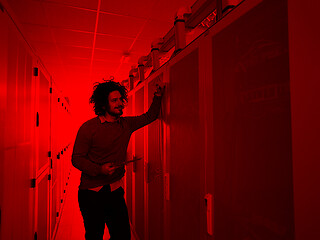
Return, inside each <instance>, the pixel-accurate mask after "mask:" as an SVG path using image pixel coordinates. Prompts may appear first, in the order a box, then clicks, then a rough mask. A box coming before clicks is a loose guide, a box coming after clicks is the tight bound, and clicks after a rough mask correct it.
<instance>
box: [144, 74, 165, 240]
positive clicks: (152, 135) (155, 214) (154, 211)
mask: <svg viewBox="0 0 320 240" xmlns="http://www.w3.org/2000/svg"><path fill="white" fill-rule="evenodd" d="M156 81H157V78H156V79H154V80H152V81H150V82H149V84H148V103H149V105H150V103H151V102H152V99H153V95H154V89H155V87H154V86H155V82H156ZM160 131H161V122H160V120H156V121H155V122H153V123H151V124H150V125H148V165H147V166H148V169H147V171H148V174H147V177H148V178H147V183H148V185H147V186H148V234H149V235H148V237H147V239H154V240H160V239H163V230H164V229H163V221H164V217H163V214H164V195H163V169H162V168H163V157H162V156H163V149H162V148H161V146H162V142H161V141H162V139H161V138H160V137H161V136H163V135H162V134H161V132H160Z"/></svg>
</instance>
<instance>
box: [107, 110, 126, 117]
mask: <svg viewBox="0 0 320 240" xmlns="http://www.w3.org/2000/svg"><path fill="white" fill-rule="evenodd" d="M115 110H116V111H112V110H111V109H107V112H108V113H109V114H110V115H111V116H113V117H120V116H121V115H122V114H123V108H116V109H115Z"/></svg>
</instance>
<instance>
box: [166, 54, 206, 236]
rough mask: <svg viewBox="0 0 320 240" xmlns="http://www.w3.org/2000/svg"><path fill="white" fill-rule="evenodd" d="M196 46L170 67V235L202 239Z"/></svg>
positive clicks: (202, 151) (201, 146)
mask: <svg viewBox="0 0 320 240" xmlns="http://www.w3.org/2000/svg"><path fill="white" fill-rule="evenodd" d="M198 58H199V57H198V50H197V49H195V50H193V51H192V52H191V53H189V54H188V55H186V56H184V57H183V58H182V59H181V60H180V61H178V62H177V63H175V64H174V65H173V66H172V67H171V68H170V91H169V94H170V113H169V119H168V121H169V126H170V159H169V163H168V165H169V172H170V200H169V205H170V213H169V215H170V231H169V234H170V236H169V239H200V236H201V226H200V223H201V217H204V216H201V209H200V206H201V204H203V202H204V201H203V193H202V192H201V189H202V186H201V184H203V182H202V180H201V179H202V176H203V174H202V173H201V164H202V163H203V162H204V156H203V155H204V154H203V153H204V150H203V146H204V144H203V137H202V136H201V131H200V117H199V66H198V64H199V60H198Z"/></svg>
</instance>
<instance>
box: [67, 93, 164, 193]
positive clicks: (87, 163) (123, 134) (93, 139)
mask: <svg viewBox="0 0 320 240" xmlns="http://www.w3.org/2000/svg"><path fill="white" fill-rule="evenodd" d="M160 107H161V97H157V96H154V98H153V101H152V104H151V106H150V108H149V110H148V112H146V113H144V114H142V115H140V116H135V117H120V118H119V120H117V121H115V122H106V121H105V122H101V120H100V119H99V117H95V118H92V119H90V120H88V121H87V122H85V123H84V124H82V125H81V127H80V128H79V130H78V133H77V137H76V140H75V144H74V147H73V153H72V164H73V166H74V167H76V168H77V169H79V170H80V171H81V172H82V173H81V181H80V185H79V188H80V189H89V188H96V187H99V186H103V185H106V184H112V183H114V182H116V181H118V180H120V179H121V178H122V177H123V176H124V173H125V169H124V166H121V167H119V168H117V169H116V170H115V172H114V173H113V174H111V175H110V174H109V175H105V174H102V173H101V166H102V165H103V164H105V163H114V164H117V165H118V164H121V163H124V162H125V161H126V156H127V147H128V144H129V140H130V137H131V134H132V133H133V132H134V131H136V130H137V129H139V128H141V127H144V126H145V125H147V124H149V123H151V122H153V121H154V120H156V119H157V117H158V115H159V112H160Z"/></svg>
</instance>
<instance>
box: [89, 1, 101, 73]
mask: <svg viewBox="0 0 320 240" xmlns="http://www.w3.org/2000/svg"><path fill="white" fill-rule="evenodd" d="M100 6H101V0H98V8H97V17H96V25H95V27H94V35H93V44H92V53H91V61H90V79H91V78H92V67H93V57H94V49H95V46H96V38H97V30H98V23H99V13H100Z"/></svg>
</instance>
